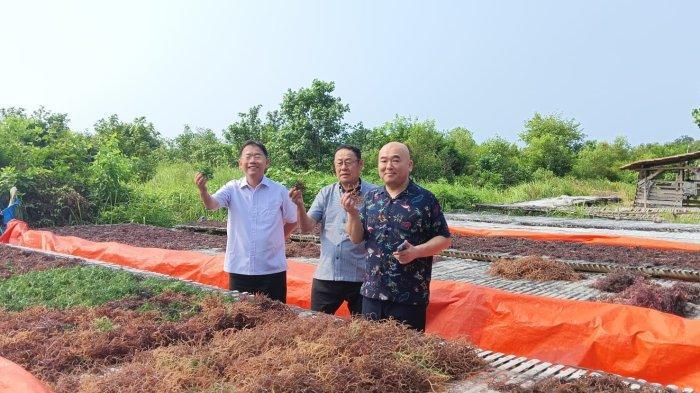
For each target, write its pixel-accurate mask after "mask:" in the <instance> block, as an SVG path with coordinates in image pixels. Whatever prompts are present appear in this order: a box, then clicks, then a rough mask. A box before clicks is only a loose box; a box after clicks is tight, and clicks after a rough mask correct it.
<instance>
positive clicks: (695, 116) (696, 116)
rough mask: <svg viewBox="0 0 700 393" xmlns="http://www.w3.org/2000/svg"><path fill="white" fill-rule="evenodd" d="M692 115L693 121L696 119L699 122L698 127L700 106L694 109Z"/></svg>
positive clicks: (696, 122)
mask: <svg viewBox="0 0 700 393" xmlns="http://www.w3.org/2000/svg"><path fill="white" fill-rule="evenodd" d="M692 115H693V121H695V124H697V125H698V127H700V108H695V109H693V111H692Z"/></svg>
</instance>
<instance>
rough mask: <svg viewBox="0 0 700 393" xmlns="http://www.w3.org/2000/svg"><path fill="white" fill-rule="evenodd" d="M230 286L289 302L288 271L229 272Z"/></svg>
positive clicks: (241, 290) (232, 288) (230, 287)
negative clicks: (267, 272)
mask: <svg viewBox="0 0 700 393" xmlns="http://www.w3.org/2000/svg"><path fill="white" fill-rule="evenodd" d="M228 287H229V289H231V290H236V291H238V292H248V293H253V294H255V293H261V294H263V295H265V296H267V297H269V298H270V299H272V300H279V301H280V302H282V303H286V302H287V272H286V271H285V272H279V273H272V274H236V273H229V274H228Z"/></svg>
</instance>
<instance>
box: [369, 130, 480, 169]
mask: <svg viewBox="0 0 700 393" xmlns="http://www.w3.org/2000/svg"><path fill="white" fill-rule="evenodd" d="M464 131H466V130H464ZM466 133H468V131H466ZM455 136H456V137H457V138H458V139H459V138H460V137H461V138H462V139H463V140H461V141H460V142H465V139H466V137H467V134H464V132H463V133H462V135H458V134H457V133H456V134H455ZM468 137H471V135H470V134H469V135H468ZM363 138H364V142H365V145H364V146H365V152H363V158H364V160H365V169H364V172H365V173H370V172H376V170H377V157H378V154H379V150H380V149H381V147H382V146H384V145H385V144H386V143H388V142H391V141H401V142H403V143H405V144H406V145H407V146H408V148H409V149H410V150H411V158H412V159H413V172H412V176H413V177H415V178H416V179H441V178H442V179H447V180H452V179H453V178H454V177H455V175H457V174H459V173H460V171H461V170H463V168H464V166H465V163H464V162H463V161H461V160H460V158H461V157H460V151H459V150H458V146H457V143H456V142H457V140H451V139H448V138H446V137H445V135H444V134H443V133H442V132H440V131H438V130H437V128H436V126H435V122H434V121H431V120H429V121H419V120H417V119H411V118H408V117H402V116H397V117H396V118H395V119H394V120H393V121H390V122H387V123H384V124H382V125H381V126H379V127H376V128H375V129H373V130H372V131H371V132H368V133H366V134H365V135H364V136H363ZM459 147H462V148H464V147H465V146H459ZM462 153H463V154H465V155H468V154H469V152H468V151H463V152H462Z"/></svg>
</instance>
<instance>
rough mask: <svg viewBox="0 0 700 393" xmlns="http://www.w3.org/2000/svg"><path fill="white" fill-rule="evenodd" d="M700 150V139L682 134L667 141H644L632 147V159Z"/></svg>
mask: <svg viewBox="0 0 700 393" xmlns="http://www.w3.org/2000/svg"><path fill="white" fill-rule="evenodd" d="M699 150H700V139H695V138H693V137H691V136H688V135H683V136H681V137H679V138H677V139H676V140H674V141H672V142H668V143H646V144H642V145H639V146H636V147H634V148H633V149H632V154H631V155H632V161H637V160H644V159H648V158H657V157H666V156H674V155H677V154H684V153H689V152H693V151H699Z"/></svg>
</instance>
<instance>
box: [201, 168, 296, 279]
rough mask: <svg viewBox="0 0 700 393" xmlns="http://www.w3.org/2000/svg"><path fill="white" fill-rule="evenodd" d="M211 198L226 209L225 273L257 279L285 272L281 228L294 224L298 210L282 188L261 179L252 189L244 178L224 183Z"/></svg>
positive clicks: (282, 231) (272, 182) (285, 263)
mask: <svg viewBox="0 0 700 393" xmlns="http://www.w3.org/2000/svg"><path fill="white" fill-rule="evenodd" d="M212 198H214V200H215V201H217V202H218V203H219V207H225V208H227V209H228V221H227V224H226V235H227V237H226V257H225V259H224V271H225V272H228V273H237V274H248V275H257V274H272V273H279V272H283V271H285V270H287V258H286V257H285V256H284V224H286V223H291V222H296V221H297V209H296V205H294V203H293V202H292V200H291V199H290V198H289V195H288V191H287V189H286V188H284V186H283V185H281V184H279V183H277V182H274V181H272V180H270V179H268V178H267V177H263V178H262V181H261V182H260V184H258V186H257V187H255V188H253V187H251V186H249V185H248V182H246V179H245V177H244V178H242V179H238V180H231V181H230V182H228V183H226V184H225V185H224V186H223V187H221V188H220V189H219V191H217V192H216V193H215V194H214V195H212Z"/></svg>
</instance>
